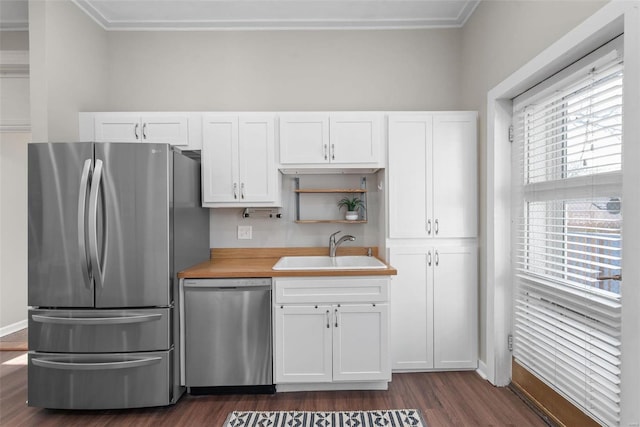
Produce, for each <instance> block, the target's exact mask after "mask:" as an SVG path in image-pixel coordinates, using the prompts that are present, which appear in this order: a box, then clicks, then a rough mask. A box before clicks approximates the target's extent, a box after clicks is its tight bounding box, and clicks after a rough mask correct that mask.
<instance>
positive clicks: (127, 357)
mask: <svg viewBox="0 0 640 427" xmlns="http://www.w3.org/2000/svg"><path fill="white" fill-rule="evenodd" d="M172 352H173V350H170V351H164V352H149V353H135V354H122V353H116V354H103V355H100V354H66V355H60V354H47V353H29V375H28V387H29V388H28V400H29V406H35V407H40V408H50V409H124V408H142V407H148V406H164V405H168V404H169V403H170V401H171V396H170V394H171V389H170V378H171V376H170V372H169V367H170V361H171V358H172V356H173V354H172Z"/></svg>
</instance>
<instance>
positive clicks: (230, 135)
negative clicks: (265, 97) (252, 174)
mask: <svg viewBox="0 0 640 427" xmlns="http://www.w3.org/2000/svg"><path fill="white" fill-rule="evenodd" d="M202 126H203V129H202V133H203V139H202V201H203V202H205V203H215V202H237V201H239V199H240V183H239V179H238V117H237V116H222V115H205V116H204V117H203V125H202Z"/></svg>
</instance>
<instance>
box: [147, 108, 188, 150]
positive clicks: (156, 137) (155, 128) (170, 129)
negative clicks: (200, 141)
mask: <svg viewBox="0 0 640 427" xmlns="http://www.w3.org/2000/svg"><path fill="white" fill-rule="evenodd" d="M141 123H142V129H141V132H140V136H141V137H142V139H141V141H142V142H153V143H161V144H171V145H175V146H187V145H189V120H188V118H187V116H186V115H166V114H145V115H142V117H141Z"/></svg>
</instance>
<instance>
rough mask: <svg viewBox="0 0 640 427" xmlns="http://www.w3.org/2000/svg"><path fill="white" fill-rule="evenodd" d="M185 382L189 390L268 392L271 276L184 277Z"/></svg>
mask: <svg viewBox="0 0 640 427" xmlns="http://www.w3.org/2000/svg"><path fill="white" fill-rule="evenodd" d="M184 319H185V385H186V386H187V387H188V388H189V392H190V393H191V394H203V393H215V392H224V391H225V388H232V389H234V391H235V389H237V388H239V387H242V388H244V389H246V390H251V391H253V392H256V391H257V392H273V391H274V387H273V366H272V365H273V364H272V339H271V337H272V333H271V279H270V278H266V279H265V278H259V279H185V280H184Z"/></svg>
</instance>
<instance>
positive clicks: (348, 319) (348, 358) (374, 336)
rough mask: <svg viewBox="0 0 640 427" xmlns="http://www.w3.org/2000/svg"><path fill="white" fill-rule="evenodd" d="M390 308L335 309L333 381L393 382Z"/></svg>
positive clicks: (375, 305) (341, 307) (372, 305)
mask: <svg viewBox="0 0 640 427" xmlns="http://www.w3.org/2000/svg"><path fill="white" fill-rule="evenodd" d="M388 309H389V307H388V306H387V304H366V305H365V304H363V305H340V306H337V305H336V306H333V379H334V381H375V380H391V370H390V367H389V343H388V337H389V318H388V311H389V310H388Z"/></svg>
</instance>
